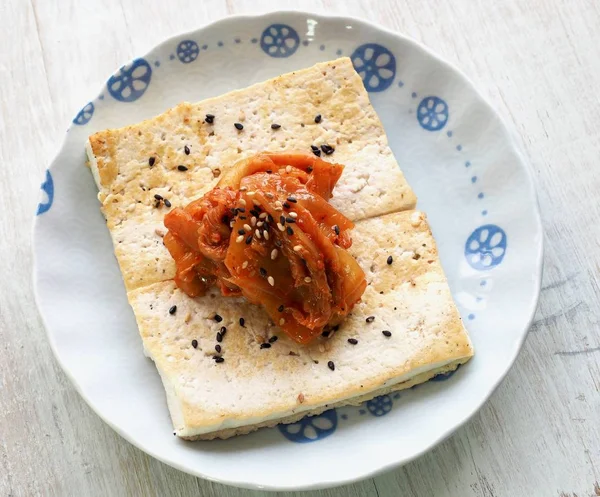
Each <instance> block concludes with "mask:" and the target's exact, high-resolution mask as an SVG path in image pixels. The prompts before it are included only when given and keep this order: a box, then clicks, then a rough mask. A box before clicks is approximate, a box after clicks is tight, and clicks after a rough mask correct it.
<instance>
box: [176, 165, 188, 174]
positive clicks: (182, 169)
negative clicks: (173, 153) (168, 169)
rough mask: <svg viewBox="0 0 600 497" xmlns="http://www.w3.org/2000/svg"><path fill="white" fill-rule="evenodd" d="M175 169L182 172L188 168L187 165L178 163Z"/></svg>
mask: <svg viewBox="0 0 600 497" xmlns="http://www.w3.org/2000/svg"><path fill="white" fill-rule="evenodd" d="M177 170H178V171H181V172H182V173H184V172H185V171H187V170H188V168H187V167H185V166H184V165H181V164H180V165H179V166H177Z"/></svg>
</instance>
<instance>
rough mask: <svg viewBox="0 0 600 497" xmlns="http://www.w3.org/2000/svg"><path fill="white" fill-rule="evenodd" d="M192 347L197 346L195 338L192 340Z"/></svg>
mask: <svg viewBox="0 0 600 497" xmlns="http://www.w3.org/2000/svg"><path fill="white" fill-rule="evenodd" d="M192 347H194V348H195V349H197V348H198V340H196V339H195V338H194V339H193V340H192Z"/></svg>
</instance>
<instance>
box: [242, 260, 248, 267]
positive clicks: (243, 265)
mask: <svg viewBox="0 0 600 497" xmlns="http://www.w3.org/2000/svg"><path fill="white" fill-rule="evenodd" d="M247 267H248V261H244V263H243V264H242V269H246V268H247Z"/></svg>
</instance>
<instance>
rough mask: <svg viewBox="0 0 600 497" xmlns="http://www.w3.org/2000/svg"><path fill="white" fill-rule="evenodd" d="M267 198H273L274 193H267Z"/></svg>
mask: <svg viewBox="0 0 600 497" xmlns="http://www.w3.org/2000/svg"><path fill="white" fill-rule="evenodd" d="M265 197H267V198H273V194H272V193H269V192H267V193H265Z"/></svg>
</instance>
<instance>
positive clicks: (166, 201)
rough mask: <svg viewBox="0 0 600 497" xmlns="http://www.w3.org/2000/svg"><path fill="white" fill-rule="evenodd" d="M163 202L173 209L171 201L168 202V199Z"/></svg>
mask: <svg viewBox="0 0 600 497" xmlns="http://www.w3.org/2000/svg"><path fill="white" fill-rule="evenodd" d="M163 202H164V203H165V205H166V206H167V207H171V202H169V200H168V199H166V198H165V199H164V200H163Z"/></svg>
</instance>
